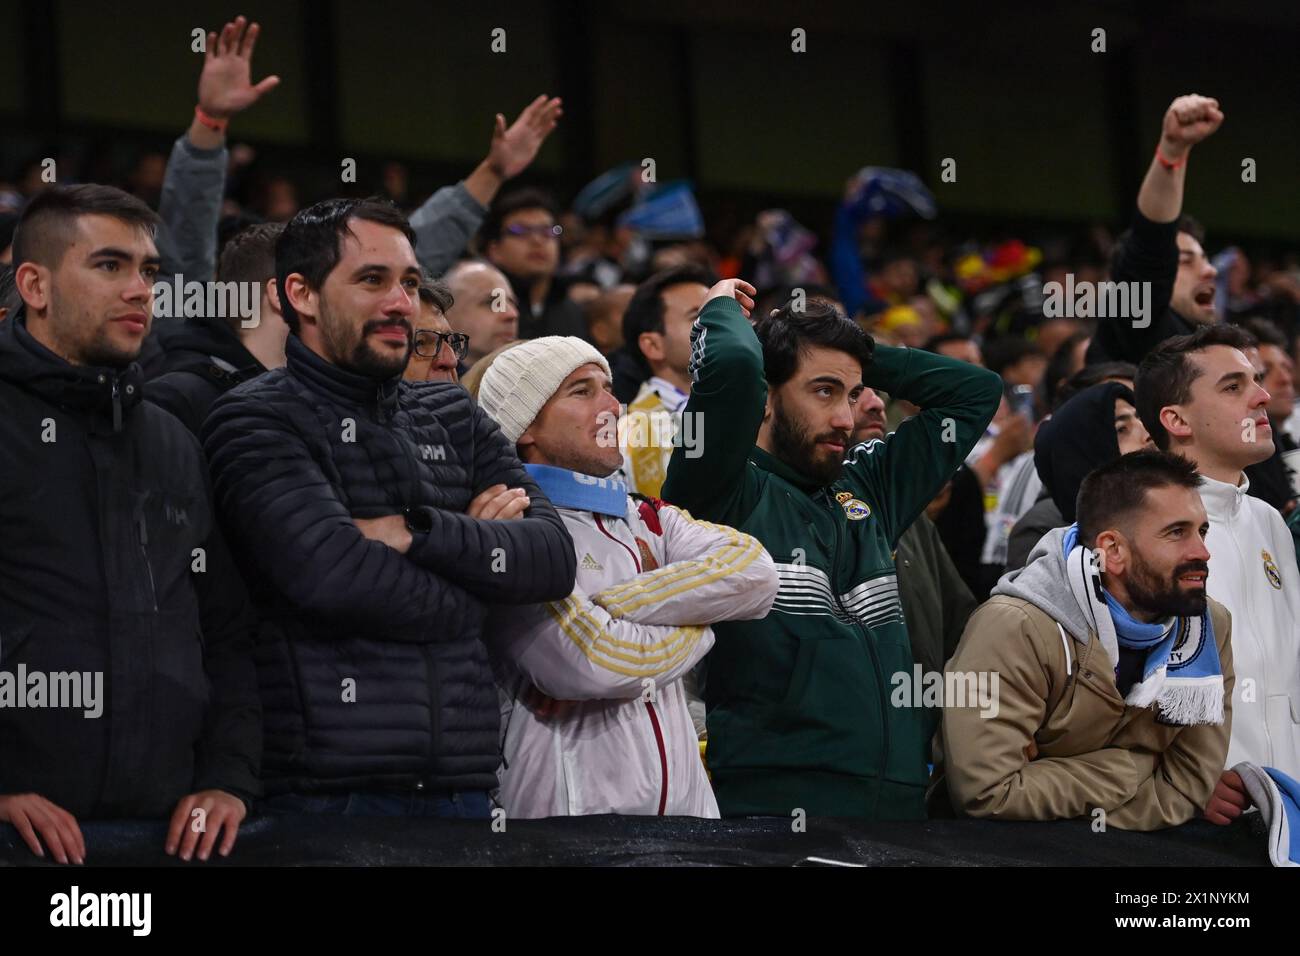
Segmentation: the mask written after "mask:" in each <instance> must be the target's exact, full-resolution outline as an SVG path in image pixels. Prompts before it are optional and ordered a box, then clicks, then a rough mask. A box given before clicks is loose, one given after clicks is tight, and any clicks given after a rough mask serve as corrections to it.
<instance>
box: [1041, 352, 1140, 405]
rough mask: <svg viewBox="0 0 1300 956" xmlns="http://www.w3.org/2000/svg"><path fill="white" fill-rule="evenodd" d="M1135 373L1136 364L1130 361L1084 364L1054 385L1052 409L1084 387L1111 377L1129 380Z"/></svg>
mask: <svg viewBox="0 0 1300 956" xmlns="http://www.w3.org/2000/svg"><path fill="white" fill-rule="evenodd" d="M1137 373H1138V370H1137V366H1136V365H1134V364H1133V363H1132V362H1097V363H1095V364H1093V365H1085V366H1084V367H1083V368H1081V369H1079V371H1077V372H1075V373H1074V374H1073V375H1071V376H1070V377H1069V378H1067V379H1066V380H1065V381H1064V382H1062V383H1061V384H1060V385H1058V386H1057V387H1056V392H1055V394H1054V397H1053V400H1052V411H1056V410H1057V409H1058V408H1060V407H1061V406H1062V405H1064V404H1065V403H1066V402H1067V401H1069V400H1070V399H1071V398H1073V397H1074V396H1075V395H1078V394H1079V393H1080V392H1082V391H1083V390H1084V389H1085V388H1092V386H1094V385H1099V384H1101V383H1102V382H1104V381H1106V380H1107V379H1112V378H1125V379H1128V380H1129V381H1130V382H1131V381H1133V380H1134V379H1136V378H1137Z"/></svg>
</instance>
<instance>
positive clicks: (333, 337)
mask: <svg viewBox="0 0 1300 956" xmlns="http://www.w3.org/2000/svg"><path fill="white" fill-rule="evenodd" d="M388 325H397V326H401V327H402V328H403V329H405V330H406V348H405V349H403V350H402V351H401V352H397V353H392V352H388V351H387V350H385V351H382V352H381V351H379V350H377V349H376V348H375V347H374V346H373V345H371V344H370V333H371V332H373V331H374V330H375V329H378V328H380V327H382V326H388ZM320 327H321V338H323V339H324V340H325V345H326V347H327V348H328V349H329V351H330V354H331V355H332V356H334V364H335V365H337V366H338V367H339V368H341V369H346V370H347V371H349V372H354V373H356V374H357V375H361V376H364V377H365V378H372V379H375V380H376V381H383V380H385V379H390V378H392V377H394V376H395V375H401V374H402V372H403V371H405V370H406V363H407V360H408V359H409V358H410V357H411V344H412V343H413V342H414V340H415V330H414V329H413V328H412V327H411V323H410V322H409V321H407V320H406V319H372V320H371V321H369V322H367V323H365V324H364V325H362V326H361V331H360V334H356V333H355V326H353V325H352V324H351V323H349V322H346V321H339V320H336V319H335V318H334V316H333V314H332V313H331V312H330V310H329V308H328V307H326V306H325V305H324V304H323V303H322V305H321V322H320Z"/></svg>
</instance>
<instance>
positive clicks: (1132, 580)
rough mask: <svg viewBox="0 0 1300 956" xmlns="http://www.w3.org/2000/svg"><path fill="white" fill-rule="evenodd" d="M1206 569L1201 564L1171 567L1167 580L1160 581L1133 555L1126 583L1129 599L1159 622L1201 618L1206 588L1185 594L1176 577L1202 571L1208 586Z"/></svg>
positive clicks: (1149, 568)
mask: <svg viewBox="0 0 1300 956" xmlns="http://www.w3.org/2000/svg"><path fill="white" fill-rule="evenodd" d="M1209 570H1210V566H1209V565H1208V564H1206V563H1205V562H1204V561H1188V562H1187V563H1186V564H1180V565H1178V566H1177V567H1176V568H1174V570H1173V571H1172V572H1171V573H1170V575H1169V577H1168V578H1164V579H1162V578H1161V577H1160V575H1159V574H1157V573H1156V572H1155V571H1153V570H1152V569H1151V566H1150V565H1149V564H1147V563H1146V562H1145V561H1143V560H1142V559H1141V558H1140V557H1138V555H1137V553H1136V552H1134V554H1133V570H1132V573H1130V574H1129V576H1128V580H1127V581H1126V582H1125V585H1126V587H1127V588H1128V595H1129V600H1131V601H1132V602H1133V603H1134V605H1136V606H1137V607H1139V608H1141V609H1142V610H1144V611H1146V612H1148V613H1149V614H1152V615H1154V616H1155V617H1156V618H1157V619H1158V620H1164V619H1165V618H1170V617H1200V616H1201V615H1202V614H1204V613H1205V607H1206V591H1205V589H1200V590H1193V591H1185V590H1183V588H1182V587H1180V586H1179V584H1178V578H1179V576H1180V575H1184V574H1187V573H1188V572H1190V571H1201V572H1204V573H1205V574H1206V575H1207V578H1206V583H1207V584H1208V582H1209V578H1208V574H1209Z"/></svg>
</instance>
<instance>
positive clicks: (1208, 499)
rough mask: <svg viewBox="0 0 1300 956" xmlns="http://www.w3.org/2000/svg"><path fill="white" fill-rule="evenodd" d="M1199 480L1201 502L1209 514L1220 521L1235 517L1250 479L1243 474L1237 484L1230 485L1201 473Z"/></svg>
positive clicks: (1248, 486) (1248, 487)
mask: <svg viewBox="0 0 1300 956" xmlns="http://www.w3.org/2000/svg"><path fill="white" fill-rule="evenodd" d="M1201 480H1202V483H1201V488H1200V491H1201V502H1202V503H1203V504H1204V505H1205V510H1206V512H1207V513H1208V514H1209V516H1210V517H1211V518H1217V519H1219V520H1220V521H1222V520H1226V519H1233V518H1236V517H1237V514H1238V513H1239V512H1240V511H1241V505H1242V501H1243V500H1244V499H1245V497H1246V492H1247V491H1248V490H1249V489H1250V479H1249V478H1247V477H1246V476H1245V474H1243V475H1242V476H1241V484H1239V485H1230V484H1228V483H1227V482H1226V481H1218V480H1216V479H1214V478H1210V477H1208V476H1206V475H1201Z"/></svg>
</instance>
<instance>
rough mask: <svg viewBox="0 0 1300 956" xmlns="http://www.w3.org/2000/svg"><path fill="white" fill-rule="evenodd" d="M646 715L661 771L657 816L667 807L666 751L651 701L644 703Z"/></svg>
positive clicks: (661, 814) (657, 716)
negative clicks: (652, 729)
mask: <svg viewBox="0 0 1300 956" xmlns="http://www.w3.org/2000/svg"><path fill="white" fill-rule="evenodd" d="M645 709H646V713H648V714H649V715H650V725H651V726H652V727H654V732H655V745H656V746H657V747H658V748H659V767H660V770H661V771H662V781H663V782H662V783H661V784H660V786H659V813H658V815H659V816H661V817H662V816H663V815H664V810H665V809H666V808H667V806H668V751H667V750H666V749H665V748H664V734H663V731H662V730H660V729H659V715H658V714H656V713H655V705H654V702H653V701H649V700H647V701H646V702H645Z"/></svg>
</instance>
